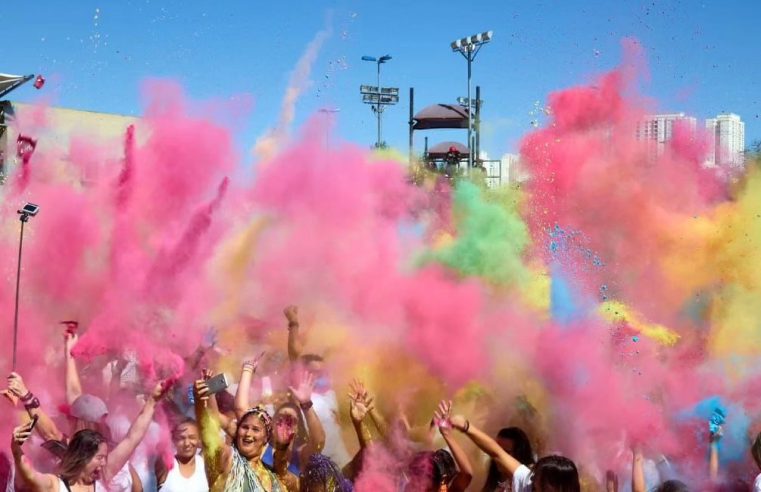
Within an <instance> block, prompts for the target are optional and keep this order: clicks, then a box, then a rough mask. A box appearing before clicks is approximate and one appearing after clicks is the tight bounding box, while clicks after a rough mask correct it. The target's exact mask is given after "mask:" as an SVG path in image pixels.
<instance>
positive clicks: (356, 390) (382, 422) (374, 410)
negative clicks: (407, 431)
mask: <svg viewBox="0 0 761 492" xmlns="http://www.w3.org/2000/svg"><path fill="white" fill-rule="evenodd" d="M349 387H350V388H351V394H354V395H361V396H362V397H363V399H364V400H367V401H369V402H374V401H375V397H374V396H373V395H371V394H370V392H369V391H368V390H367V387H365V384H364V383H363V382H362V381H360V380H359V379H354V381H352V382H351V384H350V385H349ZM351 394H350V395H349V397H350V398H351ZM369 412H370V418H371V419H372V421H373V423H374V424H375V428H376V429H377V430H378V433H379V434H380V435H381V437H382V438H385V437H386V436H387V435H388V423H387V422H386V419H385V418H384V417H383V415H382V414H381V413H380V412H379V411H378V407H376V406H375V405H370V410H369Z"/></svg>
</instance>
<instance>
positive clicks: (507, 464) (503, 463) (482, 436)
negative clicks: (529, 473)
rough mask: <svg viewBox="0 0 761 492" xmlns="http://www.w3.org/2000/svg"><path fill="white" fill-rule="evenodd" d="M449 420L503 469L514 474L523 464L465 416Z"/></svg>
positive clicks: (456, 416)
mask: <svg viewBox="0 0 761 492" xmlns="http://www.w3.org/2000/svg"><path fill="white" fill-rule="evenodd" d="M449 422H450V424H451V425H452V427H453V428H455V429H457V430H459V431H460V432H462V433H463V434H465V435H466V436H468V437H469V438H470V440H471V441H473V443H474V444H475V445H476V446H478V447H479V448H480V449H481V451H483V452H484V453H486V454H488V455H489V456H490V457H491V458H492V459H493V460H494V462H495V463H496V464H497V466H498V467H500V468H501V469H502V470H504V471H506V472H508V473H510V474H511V475H512V474H513V473H515V470H517V469H518V467H520V466H521V462H520V461H518V460H516V459H515V458H513V457H512V456H511V455H510V454H509V453H508V452H507V451H505V450H504V449H502V447H501V446H500V445H499V444H498V443H497V441H495V440H494V439H492V438H491V436H489V435H487V434H486V433H485V432H483V431H482V430H481V429H479V428H477V427H476V426H475V425H472V424H471V423H470V421H468V420H467V419H466V418H465V417H463V416H461V415H455V416H454V417H451V418H450V419H449Z"/></svg>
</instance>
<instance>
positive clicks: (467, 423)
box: [462, 420, 470, 434]
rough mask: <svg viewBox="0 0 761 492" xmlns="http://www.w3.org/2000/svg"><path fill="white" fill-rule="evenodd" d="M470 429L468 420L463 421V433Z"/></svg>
mask: <svg viewBox="0 0 761 492" xmlns="http://www.w3.org/2000/svg"><path fill="white" fill-rule="evenodd" d="M469 430H470V420H466V421H465V428H464V429H463V430H462V431H463V432H464V433H465V434H467V433H468V431H469Z"/></svg>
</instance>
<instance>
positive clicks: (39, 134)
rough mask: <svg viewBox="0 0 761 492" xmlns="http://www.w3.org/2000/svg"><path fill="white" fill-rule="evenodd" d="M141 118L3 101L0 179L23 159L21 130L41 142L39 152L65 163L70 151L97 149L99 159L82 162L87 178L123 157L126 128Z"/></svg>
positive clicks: (0, 124) (36, 149)
mask: <svg viewBox="0 0 761 492" xmlns="http://www.w3.org/2000/svg"><path fill="white" fill-rule="evenodd" d="M137 121H138V119H137V118H136V117H132V116H124V115H118V114H108V113H96V112H92V111H80V110H75V109H66V108H55V107H38V106H34V105H30V104H24V103H15V102H10V101H0V179H4V178H5V177H6V176H8V175H9V174H10V173H11V172H12V171H13V168H14V167H15V166H16V165H17V164H18V162H19V161H20V159H19V158H18V156H17V154H16V149H17V138H18V136H19V133H21V134H24V135H25V136H27V137H30V138H32V139H34V140H35V141H36V142H37V145H36V148H35V150H34V152H35V154H37V153H39V154H43V155H45V156H46V157H47V158H51V159H53V160H54V161H58V162H59V163H60V164H61V165H65V163H66V162H68V161H69V159H70V153H71V152H72V151H73V150H76V149H77V148H82V147H83V146H89V147H92V148H93V149H97V151H94V152H90V154H91V155H97V159H96V161H95V162H86V163H82V162H80V163H78V164H80V165H81V176H80V179H81V180H82V181H83V182H84V181H88V180H90V179H94V178H96V177H97V174H98V172H99V169H100V167H101V166H102V165H108V164H109V163H110V162H111V161H113V160H115V159H121V158H122V157H123V154H124V145H123V142H124V135H125V132H126V130H127V127H128V126H129V125H131V124H133V123H135V122H137ZM139 137H140V136H139V135H138V140H141V138H139Z"/></svg>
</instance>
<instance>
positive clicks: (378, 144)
mask: <svg viewBox="0 0 761 492" xmlns="http://www.w3.org/2000/svg"><path fill="white" fill-rule="evenodd" d="M389 60H391V55H383V56H379V57H377V58H376V57H374V56H367V55H365V56H363V57H362V61H368V62H372V63H375V64H376V67H377V83H378V85H377V98H378V99H377V101H376V102H375V107H374V108H373V111H375V116H376V117H377V118H378V123H377V125H378V137H377V139H376V141H375V147H376V148H380V147H381V145H382V143H383V130H382V129H383V116H382V114H383V106H384V105H383V104H382V101H381V99H382V96H381V94H382V91H381V84H380V80H381V77H380V66H381V64H383V63H386V62H387V61H389Z"/></svg>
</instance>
